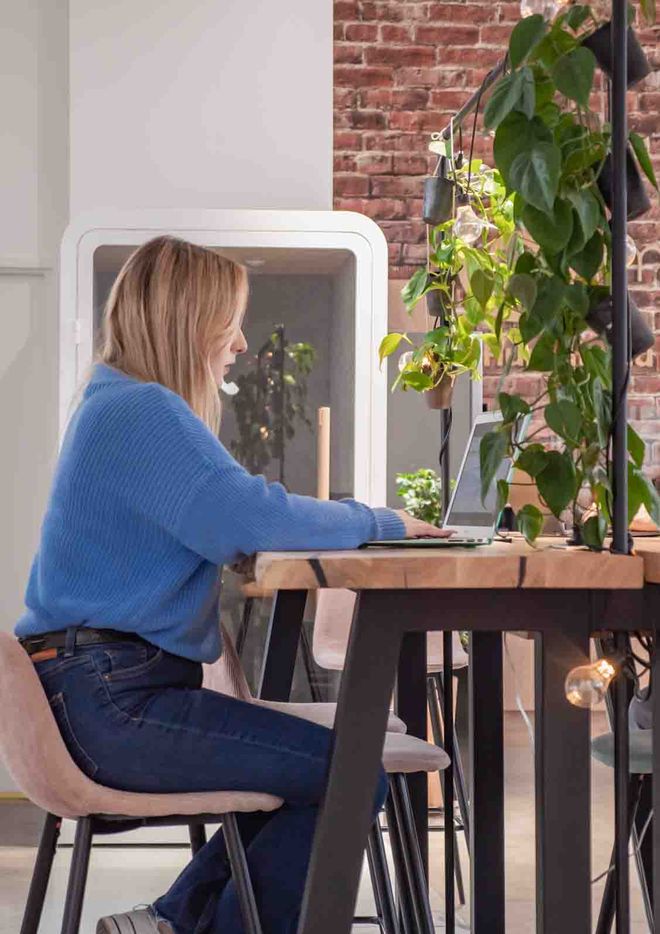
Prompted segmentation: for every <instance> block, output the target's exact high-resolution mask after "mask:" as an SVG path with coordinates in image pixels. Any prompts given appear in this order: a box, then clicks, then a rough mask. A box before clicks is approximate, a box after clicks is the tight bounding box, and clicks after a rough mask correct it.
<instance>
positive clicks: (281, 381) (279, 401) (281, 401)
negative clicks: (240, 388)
mask: <svg viewBox="0 0 660 934" xmlns="http://www.w3.org/2000/svg"><path fill="white" fill-rule="evenodd" d="M276 333H277V336H278V338H279V357H278V361H277V362H278V379H279V384H278V390H279V392H278V398H277V409H278V411H277V418H278V421H279V425H278V429H277V430H278V447H279V461H280V483H281V484H282V485H284V325H283V324H279V325H278V326H277V328H276Z"/></svg>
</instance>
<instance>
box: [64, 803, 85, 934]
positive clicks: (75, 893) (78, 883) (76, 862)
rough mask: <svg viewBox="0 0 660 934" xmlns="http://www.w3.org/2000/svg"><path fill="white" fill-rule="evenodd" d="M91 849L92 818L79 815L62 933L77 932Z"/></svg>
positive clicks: (76, 933)
mask: <svg viewBox="0 0 660 934" xmlns="http://www.w3.org/2000/svg"><path fill="white" fill-rule="evenodd" d="M91 849H92V818H91V817H79V818H78V823H77V825H76V837H75V840H74V844H73V854H72V856H71V869H70V870H69V883H68V885H67V890H66V900H65V902H64V918H63V920H62V934H78V932H79V930H80V916H81V914H82V906H83V899H84V897H85V885H86V883H87V869H88V867H89V855H90V852H91Z"/></svg>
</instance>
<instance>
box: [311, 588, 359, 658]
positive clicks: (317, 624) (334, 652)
mask: <svg viewBox="0 0 660 934" xmlns="http://www.w3.org/2000/svg"><path fill="white" fill-rule="evenodd" d="M356 598H357V595H356V593H355V591H353V590H317V591H316V613H315V615H314V628H313V630H312V655H313V656H314V659H315V661H316V662H317V664H318V665H320V666H321V668H330V669H333V668H336V667H338V668H343V659H344V657H345V655H346V649H347V647H348V639H349V636H350V634H351V625H352V623H353V611H354V609H355V601H356Z"/></svg>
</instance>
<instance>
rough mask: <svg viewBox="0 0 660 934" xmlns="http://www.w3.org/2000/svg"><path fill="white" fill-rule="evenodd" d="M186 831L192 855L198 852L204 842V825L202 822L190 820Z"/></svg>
mask: <svg viewBox="0 0 660 934" xmlns="http://www.w3.org/2000/svg"><path fill="white" fill-rule="evenodd" d="M188 833H189V835H190V851H191V853H192V855H193V856H194V855H195V853H199V851H200V850H201V848H202V847H203V846H204V844H205V843H206V827H205V826H204V824H198V823H195V821H191V822H190V823H189V824H188Z"/></svg>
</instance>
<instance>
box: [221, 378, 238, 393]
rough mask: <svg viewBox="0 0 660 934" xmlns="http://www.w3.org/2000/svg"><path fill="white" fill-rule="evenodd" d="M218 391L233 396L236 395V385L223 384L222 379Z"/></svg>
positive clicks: (230, 383)
mask: <svg viewBox="0 0 660 934" xmlns="http://www.w3.org/2000/svg"><path fill="white" fill-rule="evenodd" d="M220 389H221V390H222V391H223V392H224V393H225V395H227V396H235V395H236V393H237V392H238V386H237V385H236V383H232V382H229V383H227V382H225V380H224V379H223V381H222V382H221V383H220Z"/></svg>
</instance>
